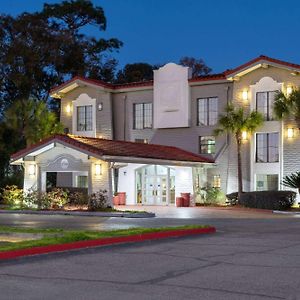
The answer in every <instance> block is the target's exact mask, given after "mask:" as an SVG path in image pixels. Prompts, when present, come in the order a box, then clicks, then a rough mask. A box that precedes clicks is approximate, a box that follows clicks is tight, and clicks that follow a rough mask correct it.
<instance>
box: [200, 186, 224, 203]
mask: <svg viewBox="0 0 300 300" xmlns="http://www.w3.org/2000/svg"><path fill="white" fill-rule="evenodd" d="M201 191H202V195H203V198H202V199H203V202H204V204H208V205H209V204H212V205H213V204H225V201H226V196H225V194H224V193H223V192H222V191H221V189H220V188H216V187H207V188H202V189H201Z"/></svg>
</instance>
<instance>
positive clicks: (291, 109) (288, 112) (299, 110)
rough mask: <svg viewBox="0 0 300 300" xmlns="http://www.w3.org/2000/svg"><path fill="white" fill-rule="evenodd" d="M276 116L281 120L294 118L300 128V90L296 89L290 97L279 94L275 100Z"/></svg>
mask: <svg viewBox="0 0 300 300" xmlns="http://www.w3.org/2000/svg"><path fill="white" fill-rule="evenodd" d="M274 114H275V116H276V118H277V119H279V120H282V119H285V118H288V117H292V118H294V120H295V121H296V123H297V125H298V128H300V90H299V89H294V90H293V91H292V92H291V94H289V95H288V96H287V95H285V94H284V93H283V92H278V93H277V94H276V95H275V100H274Z"/></svg>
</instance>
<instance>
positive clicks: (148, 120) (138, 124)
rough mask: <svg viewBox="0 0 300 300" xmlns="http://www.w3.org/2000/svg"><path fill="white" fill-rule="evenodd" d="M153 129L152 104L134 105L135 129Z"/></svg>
mask: <svg viewBox="0 0 300 300" xmlns="http://www.w3.org/2000/svg"><path fill="white" fill-rule="evenodd" d="M145 128H152V103H135V104H133V129H145Z"/></svg>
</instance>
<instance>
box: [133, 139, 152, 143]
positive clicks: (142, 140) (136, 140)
mask: <svg viewBox="0 0 300 300" xmlns="http://www.w3.org/2000/svg"><path fill="white" fill-rule="evenodd" d="M134 141H135V142H136V143H141V144H149V141H148V139H135V140H134Z"/></svg>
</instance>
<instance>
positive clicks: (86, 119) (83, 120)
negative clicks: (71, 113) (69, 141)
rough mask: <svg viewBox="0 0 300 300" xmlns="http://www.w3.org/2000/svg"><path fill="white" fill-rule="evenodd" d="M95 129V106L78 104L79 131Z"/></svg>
mask: <svg viewBox="0 0 300 300" xmlns="http://www.w3.org/2000/svg"><path fill="white" fill-rule="evenodd" d="M91 130H93V106H92V105H88V106H77V131H91Z"/></svg>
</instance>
